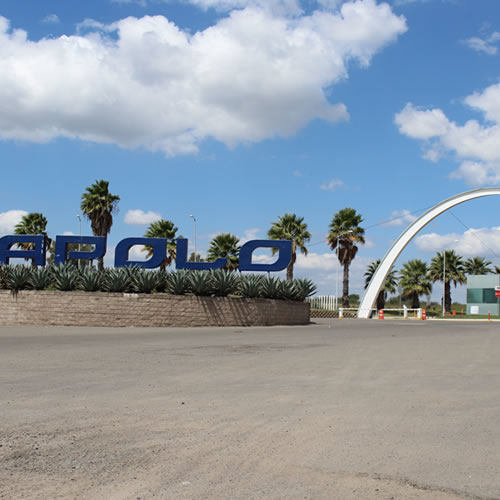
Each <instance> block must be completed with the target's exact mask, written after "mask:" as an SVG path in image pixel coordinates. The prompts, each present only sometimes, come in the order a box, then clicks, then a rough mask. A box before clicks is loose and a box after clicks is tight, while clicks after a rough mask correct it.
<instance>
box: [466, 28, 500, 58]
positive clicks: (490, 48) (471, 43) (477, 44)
mask: <svg viewBox="0 0 500 500" xmlns="http://www.w3.org/2000/svg"><path fill="white" fill-rule="evenodd" d="M498 41H500V33H498V32H497V31H495V32H494V33H492V34H491V35H490V36H488V37H486V38H480V37H477V36H474V37H472V38H468V39H467V40H463V41H462V43H463V44H464V45H466V46H467V47H469V48H471V49H472V50H475V51H476V52H483V53H484V54H488V55H490V56H494V55H495V54H496V53H497V52H498V47H497V46H496V45H495V44H496V43H497V42H498Z"/></svg>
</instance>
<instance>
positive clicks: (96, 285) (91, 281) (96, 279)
mask: <svg viewBox="0 0 500 500" xmlns="http://www.w3.org/2000/svg"><path fill="white" fill-rule="evenodd" d="M101 277H102V276H101V272H100V271H99V270H98V269H96V268H95V267H91V266H87V267H85V268H83V269H82V271H81V273H80V289H81V290H83V291H84V292H97V291H99V290H100V289H101Z"/></svg>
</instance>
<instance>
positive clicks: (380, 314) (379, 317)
mask: <svg viewBox="0 0 500 500" xmlns="http://www.w3.org/2000/svg"><path fill="white" fill-rule="evenodd" d="M378 319H384V310H383V309H380V311H379V312H378Z"/></svg>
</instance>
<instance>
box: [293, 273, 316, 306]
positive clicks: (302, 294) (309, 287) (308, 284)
mask: <svg viewBox="0 0 500 500" xmlns="http://www.w3.org/2000/svg"><path fill="white" fill-rule="evenodd" d="M293 282H294V285H295V290H296V293H297V295H296V298H295V299H293V300H300V301H304V300H305V299H306V298H307V297H310V296H311V295H314V294H315V293H316V285H315V284H314V283H313V282H312V281H311V280H308V279H305V278H297V279H294V280H293Z"/></svg>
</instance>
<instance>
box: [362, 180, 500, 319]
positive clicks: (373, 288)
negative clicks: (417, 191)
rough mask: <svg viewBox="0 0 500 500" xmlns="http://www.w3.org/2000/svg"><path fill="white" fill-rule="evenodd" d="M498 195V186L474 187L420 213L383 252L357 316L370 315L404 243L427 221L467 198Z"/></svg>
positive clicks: (499, 193) (406, 243) (499, 190)
mask: <svg viewBox="0 0 500 500" xmlns="http://www.w3.org/2000/svg"><path fill="white" fill-rule="evenodd" d="M493 195H500V188H482V189H475V190H473V191H467V192H466V193H462V194H457V195H456V196H453V197H451V198H448V199H447V200H444V201H442V202H441V203H438V204H437V205H436V206H435V207H433V208H431V209H430V210H427V212H425V213H424V214H423V215H421V216H420V217H419V218H418V219H417V220H416V221H414V222H413V223H412V224H411V225H410V226H408V228H407V229H406V230H405V231H404V232H403V233H402V234H401V236H400V237H399V238H398V239H397V240H396V242H395V243H394V245H392V247H391V248H390V250H389V251H388V252H387V253H386V254H385V257H384V258H383V259H382V262H381V263H380V265H379V267H378V268H377V270H376V271H375V274H374V275H373V278H372V280H371V282H370V284H369V285H368V288H367V289H366V291H365V294H364V296H363V300H362V301H361V304H360V306H359V309H358V318H363V319H367V318H369V316H370V312H371V311H372V309H373V305H374V304H375V301H376V299H377V296H378V294H379V292H380V290H381V289H382V286H383V284H384V282H385V279H386V278H387V275H388V274H389V271H390V269H391V267H392V266H393V265H394V262H396V259H397V258H398V257H399V255H400V254H401V252H402V251H403V250H404V249H405V247H406V245H408V243H410V241H411V240H412V239H413V238H414V236H416V234H417V233H418V232H419V231H420V230H421V229H423V228H424V227H425V226H426V225H427V224H429V222H431V221H432V220H433V219H435V218H436V217H437V216H438V215H441V214H442V213H443V212H446V210H449V209H450V208H453V207H455V206H457V205H460V204H461V203H464V202H466V201H469V200H474V199H475V198H482V197H483V196H493Z"/></svg>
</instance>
